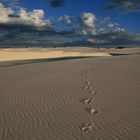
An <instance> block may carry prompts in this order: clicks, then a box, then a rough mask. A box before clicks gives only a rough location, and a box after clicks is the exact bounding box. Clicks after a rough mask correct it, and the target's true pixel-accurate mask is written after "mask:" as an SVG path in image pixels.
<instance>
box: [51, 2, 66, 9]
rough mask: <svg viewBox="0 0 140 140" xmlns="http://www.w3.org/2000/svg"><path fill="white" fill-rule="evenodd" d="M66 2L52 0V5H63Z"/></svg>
mask: <svg viewBox="0 0 140 140" xmlns="http://www.w3.org/2000/svg"><path fill="white" fill-rule="evenodd" d="M64 3H65V0H51V2H50V5H51V6H52V7H54V8H55V7H61V6H63V5H64Z"/></svg>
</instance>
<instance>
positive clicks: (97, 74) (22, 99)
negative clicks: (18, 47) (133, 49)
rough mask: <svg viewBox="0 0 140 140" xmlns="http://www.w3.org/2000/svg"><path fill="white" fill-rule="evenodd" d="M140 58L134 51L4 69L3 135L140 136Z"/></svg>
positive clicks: (6, 139) (73, 139)
mask: <svg viewBox="0 0 140 140" xmlns="http://www.w3.org/2000/svg"><path fill="white" fill-rule="evenodd" d="M10 51H11V50H10ZM139 60H140V56H139V55H132V56H118V57H100V58H83V59H77V60H64V61H58V62H48V63H40V64H31V65H22V66H16V67H5V68H0V139H1V140H94V139H95V140H97V139H98V140H139V137H140V134H139V132H140V119H139V118H140V110H139V107H140V94H139V93H140V86H139V85H140V65H139ZM86 86H87V87H88V88H86V89H85V88H83V87H86ZM83 99H84V100H83ZM81 101H82V102H81ZM86 108H87V109H90V110H89V112H88V111H87V110H86Z"/></svg>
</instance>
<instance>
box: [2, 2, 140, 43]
mask: <svg viewBox="0 0 140 140" xmlns="http://www.w3.org/2000/svg"><path fill="white" fill-rule="evenodd" d="M139 24H140V1H139V0H0V31H1V32H0V40H1V43H0V45H3V44H5V43H6V42H9V44H12V43H13V42H14V43H15V42H17V43H18V42H20V44H22V43H21V39H22V40H23V42H26V43H27V44H28V43H30V41H31V42H34V43H37V42H39V41H42V40H43V41H44V42H43V41H42V42H41V43H43V44H49V43H50V44H65V43H66V44H74V43H75V44H78V43H80V45H81V44H82V43H83V44H114V43H115V44H140V27H139ZM35 33H36V34H35ZM17 34H18V36H17ZM39 43H40V42H39ZM39 43H38V44H39ZM23 44H24V43H23ZM31 44H32V43H31Z"/></svg>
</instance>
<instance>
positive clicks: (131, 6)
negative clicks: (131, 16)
mask: <svg viewBox="0 0 140 140" xmlns="http://www.w3.org/2000/svg"><path fill="white" fill-rule="evenodd" d="M107 8H108V9H111V10H113V9H118V8H122V9H124V10H126V11H137V10H139V9H140V0H109V2H108V5H107Z"/></svg>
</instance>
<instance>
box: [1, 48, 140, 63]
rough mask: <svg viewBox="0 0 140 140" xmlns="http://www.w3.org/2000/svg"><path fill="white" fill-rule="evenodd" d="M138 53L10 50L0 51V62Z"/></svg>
mask: <svg viewBox="0 0 140 140" xmlns="http://www.w3.org/2000/svg"><path fill="white" fill-rule="evenodd" d="M134 53H140V48H129V49H128V48H124V49H113V48H111V49H103V48H100V49H97V48H88V47H87V48H86V47H75V48H74V47H72V48H71V47H62V48H48V49H45V48H12V49H11V48H10V49H0V61H10V60H28V59H44V58H60V57H78V56H85V57H87V56H111V54H134Z"/></svg>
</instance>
